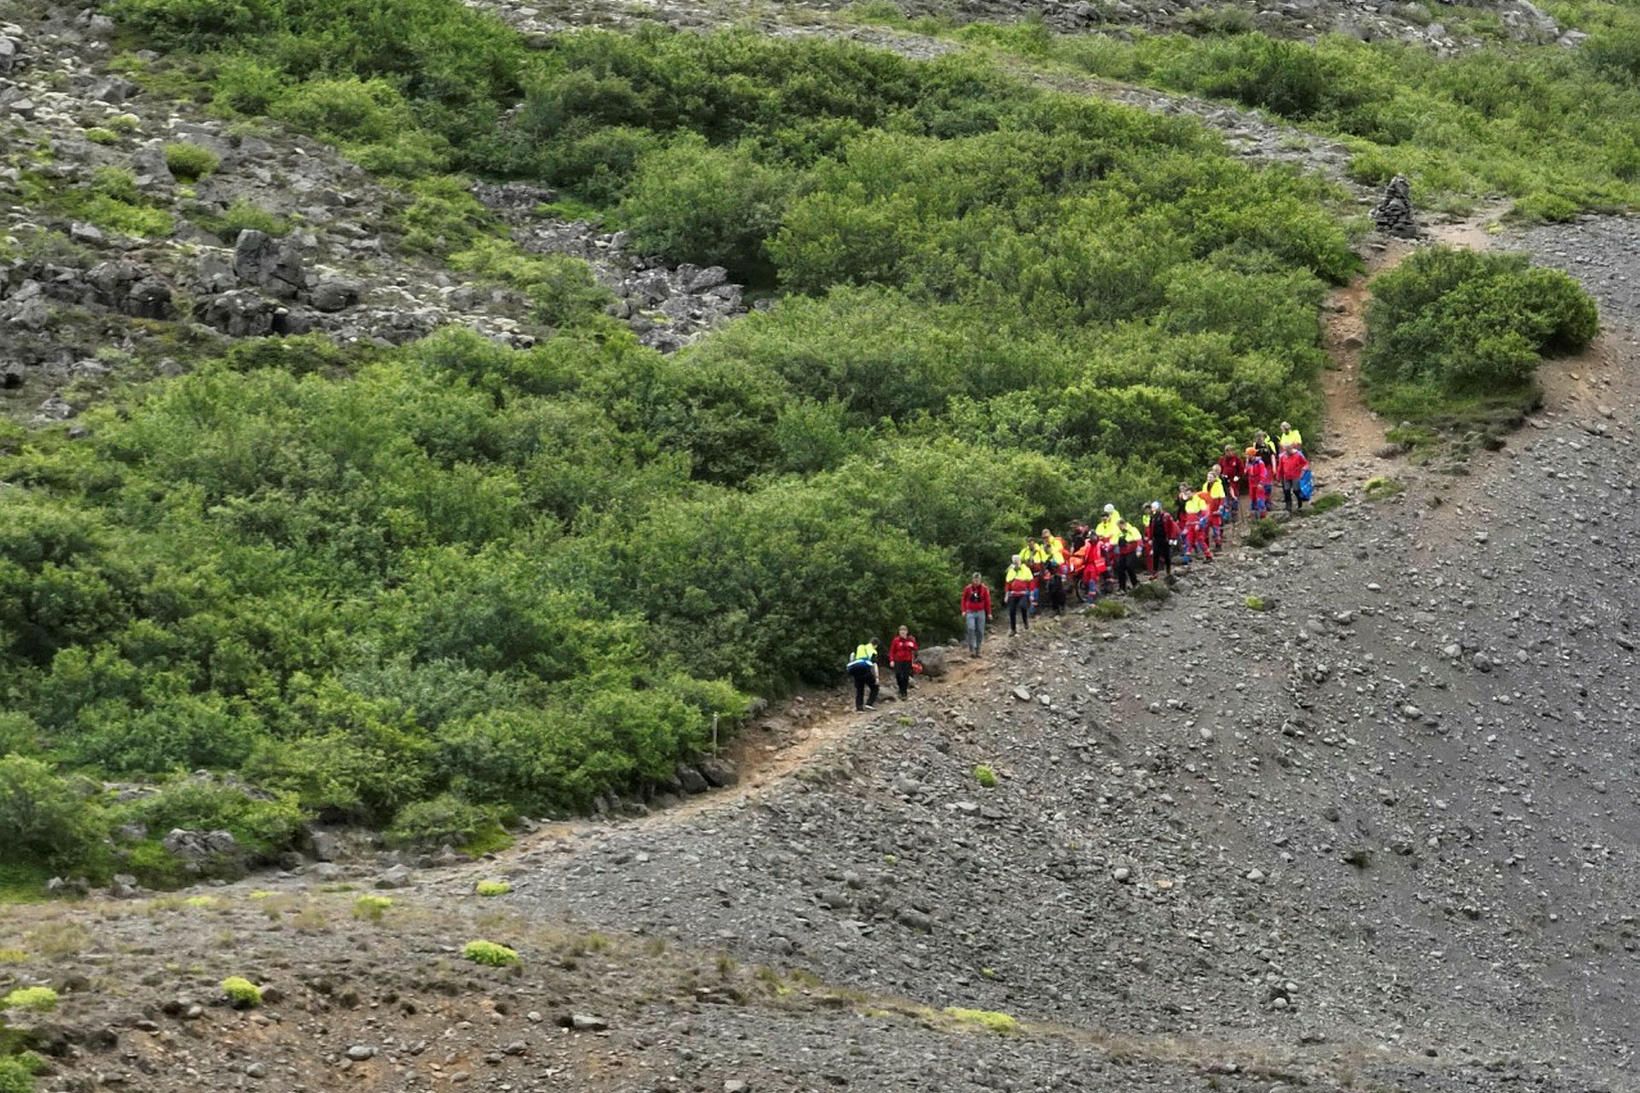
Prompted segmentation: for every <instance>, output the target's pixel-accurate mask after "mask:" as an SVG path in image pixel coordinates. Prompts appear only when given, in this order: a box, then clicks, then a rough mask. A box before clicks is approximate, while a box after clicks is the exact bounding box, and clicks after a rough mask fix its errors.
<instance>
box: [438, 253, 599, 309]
mask: <svg viewBox="0 0 1640 1093" xmlns="http://www.w3.org/2000/svg"><path fill="white" fill-rule="evenodd" d="M449 261H450V265H451V266H452V267H454V268H455V269H458V270H462V271H464V272H467V273H471V274H473V275H474V276H475V277H480V278H483V279H484V280H487V281H494V282H496V283H498V284H503V285H507V286H509V287H511V288H516V289H518V290H519V291H520V292H522V293H524V295H526V296H528V297H529V298H530V300H531V301H533V302H534V304H535V315H536V318H538V319H540V320H541V321H542V322H545V323H551V324H552V325H554V326H574V325H584V324H585V323H586V322H587V321H588V320H589V318H590V317H591V316H594V315H596V314H598V313H599V312H600V311H602V310H603V308H604V306H605V305H606V304H609V303H611V302H613V301H614V299H615V297H614V295H613V294H611V293H610V291H609V290H608V289H607V288H604V287H603V285H601V284H599V283H598V280H597V278H595V277H594V276H593V275H592V268H591V267H590V266H588V265H587V263H586V262H584V261H582V260H581V259H579V258H572V257H570V256H569V255H566V254H546V255H539V256H535V255H527V254H524V253H523V252H521V251H520V250H519V249H518V248H517V247H516V246H515V245H514V244H512V243H510V242H507V241H504V240H500V239H477V240H474V241H473V243H472V245H471V246H470V247H468V248H467V249H466V250H463V251H459V252H457V253H455V254H452V255H450V258H449Z"/></svg>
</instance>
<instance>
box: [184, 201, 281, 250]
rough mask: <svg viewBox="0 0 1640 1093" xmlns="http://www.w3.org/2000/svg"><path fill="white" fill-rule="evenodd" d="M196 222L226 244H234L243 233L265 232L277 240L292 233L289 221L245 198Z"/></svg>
mask: <svg viewBox="0 0 1640 1093" xmlns="http://www.w3.org/2000/svg"><path fill="white" fill-rule="evenodd" d="M194 220H195V222H196V223H198V224H199V226H200V227H202V228H205V229H206V230H207V231H211V232H215V233H216V236H217V238H218V239H221V240H222V241H223V242H224V243H232V242H233V241H234V240H236V239H238V238H239V233H240V232H242V231H259V232H265V233H266V234H268V235H271V236H274V237H275V238H277V237H280V236H284V235H288V234H289V233H290V223H289V221H287V220H285V219H284V218H283V217H281V216H279V215H277V214H275V213H271V212H269V211H268V210H266V209H264V208H262V207H261V206H260V205H257V204H256V203H254V202H252V201H251V200H249V199H248V198H243V197H236V198H234V200H233V204H231V205H229V206H228V207H227V208H226V209H224V210H223V211H222V212H221V213H219V214H209V215H206V216H202V217H195V218H194Z"/></svg>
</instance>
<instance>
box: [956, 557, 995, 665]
mask: <svg viewBox="0 0 1640 1093" xmlns="http://www.w3.org/2000/svg"><path fill="white" fill-rule="evenodd" d="M990 620H991V590H990V588H988V587H987V586H986V584H985V581H984V580H983V579H982V578H981V577H980V575H979V574H978V573H976V574H974V577H973V579H972V580H971V581H969V582H968V587H966V588H964V589H963V590H962V625H963V631H964V633H966V634H967V635H968V651H969V652H970V653H972V654H974V655H975V656H976V657H977V656H979V647H980V646H981V645H983V644H984V643H985V624H986V623H987V622H989V621H990Z"/></svg>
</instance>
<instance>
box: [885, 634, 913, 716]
mask: <svg viewBox="0 0 1640 1093" xmlns="http://www.w3.org/2000/svg"><path fill="white" fill-rule="evenodd" d="M916 663H917V639H916V638H914V637H912V636H911V631H910V630H908V629H907V628H906V627H904V626H902V627H900V632H899V633H898V634H895V635H894V637H893V639H892V640H891V641H890V642H889V643H888V666H889V667H890V668H892V669H894V685H895V686H896V687H898V688H899V690H900V701H902V702H903V701H905V698H906V695H907V693H908V692H909V691H910V690H911V672H912V670H913V669H914V667H915V666H916Z"/></svg>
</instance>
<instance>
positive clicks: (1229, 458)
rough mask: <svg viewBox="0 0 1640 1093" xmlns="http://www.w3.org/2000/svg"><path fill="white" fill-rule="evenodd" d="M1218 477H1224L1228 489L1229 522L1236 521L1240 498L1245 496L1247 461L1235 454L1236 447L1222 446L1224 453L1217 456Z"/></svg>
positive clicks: (1239, 511)
mask: <svg viewBox="0 0 1640 1093" xmlns="http://www.w3.org/2000/svg"><path fill="white" fill-rule="evenodd" d="M1219 477H1220V478H1222V479H1224V484H1225V488H1226V489H1227V490H1228V491H1229V501H1230V522H1231V523H1232V524H1233V523H1235V522H1236V518H1237V517H1239V516H1240V515H1241V499H1242V498H1243V497H1246V496H1247V461H1246V460H1244V459H1243V458H1242V457H1241V456H1239V455H1237V454H1236V449H1235V448H1234V447H1232V446H1231V445H1229V444H1226V445H1225V446H1224V454H1223V455H1221V456H1219Z"/></svg>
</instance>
